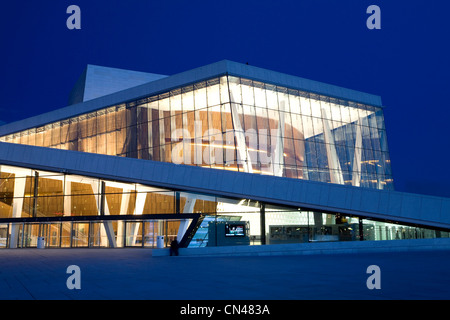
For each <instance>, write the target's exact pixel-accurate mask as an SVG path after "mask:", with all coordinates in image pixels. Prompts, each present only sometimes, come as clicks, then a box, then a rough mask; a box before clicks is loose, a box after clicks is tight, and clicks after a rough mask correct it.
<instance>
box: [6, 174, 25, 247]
mask: <svg viewBox="0 0 450 320" xmlns="http://www.w3.org/2000/svg"><path fill="white" fill-rule="evenodd" d="M14 176H15V177H16V176H17V175H14ZM25 182H26V179H25V177H21V178H15V179H14V199H13V206H12V207H13V212H12V217H13V218H20V217H21V215H22V208H23V197H24V195H25ZM19 225H20V224H19V223H11V230H10V238H9V239H10V240H9V241H10V243H9V247H10V248H17V241H18V239H19Z"/></svg>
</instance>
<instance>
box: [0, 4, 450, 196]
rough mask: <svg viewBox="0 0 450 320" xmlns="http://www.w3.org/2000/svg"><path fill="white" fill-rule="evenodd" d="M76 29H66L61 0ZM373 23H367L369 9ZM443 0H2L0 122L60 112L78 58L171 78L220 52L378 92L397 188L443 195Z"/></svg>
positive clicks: (446, 118)
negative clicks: (377, 17)
mask: <svg viewBox="0 0 450 320" xmlns="http://www.w3.org/2000/svg"><path fill="white" fill-rule="evenodd" d="M72 4H75V5H78V6H79V7H80V9H81V30H69V29H68V28H67V27H66V20H67V18H69V16H70V14H67V13H66V9H67V7H68V6H69V5H72ZM372 4H375V5H378V6H379V7H380V9H381V29H380V30H369V29H368V28H367V27H366V20H367V18H368V17H369V16H370V15H369V14H367V13H366V9H367V7H368V6H369V5H372ZM449 13H450V3H449V2H448V1H430V0H427V1H403V0H402V1H399V0H395V1H392V0H391V1H379V0H371V1H365V0H352V1H350V0H341V1H335V0H326V1H325V0H305V1H302V0H297V1H263V0H259V1H245V0H241V1H212V0H210V1H162V0H161V1H158V2H157V1H149V0H145V1H144V0H132V1H125V0H122V1H117V0H115V1H114V0H110V1H100V0H96V1H92V0H91V1H85V0H72V1H64V0H58V1H54V0H41V1H8V2H7V4H6V3H5V4H2V9H1V10H0V41H1V53H0V55H1V64H0V66H1V72H0V81H1V82H0V83H1V86H0V120H2V121H4V122H12V121H16V120H20V119H24V118H27V117H30V116H33V115H37V114H40V113H43V112H46V111H50V110H54V109H58V108H62V107H65V106H66V104H67V99H68V95H69V92H70V90H71V88H72V86H73V85H74V83H75V81H76V80H77V78H78V77H79V76H80V74H81V72H82V71H83V69H84V68H85V67H86V65H87V64H96V65H102V66H108V67H115V68H123V69H130V70H136V71H144V72H152V73H159V74H166V75H172V74H175V73H178V72H182V71H186V70H189V69H192V68H196V67H200V66H203V65H206V64H209V63H213V62H217V61H220V60H223V59H228V60H232V61H236V62H241V63H246V62H248V63H249V64H250V65H253V66H257V67H262V68H266V69H270V70H274V71H279V72H283V73H287V74H291V75H295V76H300V77H304V78H308V79H312V80H317V81H321V82H325V83H330V84H334V85H338V86H342V87H346V88H350V89H355V90H359V91H364V92H368V93H372V94H376V95H380V96H381V97H382V101H383V105H384V106H386V108H385V121H386V128H387V134H388V143H389V148H390V154H391V161H392V168H393V174H394V183H395V188H396V190H398V191H406V192H414V193H423V194H430V195H436V196H446V197H450V170H449V169H448V166H449V165H450V161H449V158H450V150H449V149H450V142H449V138H450V134H449V125H450V111H449V110H450V103H449V101H450V98H449V95H448V92H449V91H450V90H449V89H448V87H449V82H450V81H449V74H450V61H449V60H450V59H449V58H450V49H449V41H450V23H449V22H448V16H449Z"/></svg>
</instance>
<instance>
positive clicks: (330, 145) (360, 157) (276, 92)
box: [0, 76, 393, 214]
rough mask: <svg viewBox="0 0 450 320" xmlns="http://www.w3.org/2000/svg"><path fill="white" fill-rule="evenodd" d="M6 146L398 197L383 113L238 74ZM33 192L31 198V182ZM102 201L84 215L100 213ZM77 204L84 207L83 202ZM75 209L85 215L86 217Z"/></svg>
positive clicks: (74, 120)
mask: <svg viewBox="0 0 450 320" xmlns="http://www.w3.org/2000/svg"><path fill="white" fill-rule="evenodd" d="M0 141H5V142H12V143H20V144H28V145H34V146H44V147H52V148H58V149H67V150H76V151H83V152H92V153H100V154H107V155H116V156H123V157H132V158H139V159H149V160H156V161H163V162H173V163H182V164H188V165H197V166H201V167H207V168H216V169H225V170H234V171H240V172H250V173H258V174H267V175H274V176H281V177H289V178H295V179H305V180H313V181H321V182H329V183H337V184H347V185H352V186H361V187H367V188H375V189H387V190H392V189H393V181H392V172H391V167H390V159H389V152H388V146H387V140H386V132H385V127H384V118H383V110H382V108H379V107H375V106H370V105H365V104H360V103H355V102H352V101H347V100H341V99H336V98H333V97H328V96H323V95H318V94H315V93H311V92H304V91H300V90H295V89H291V88H286V87H280V86H275V85H272V84H268V83H262V82H258V81H253V80H249V79H245V78H239V77H232V76H222V77H218V78H213V79H209V80H207V81H202V82H198V83H194V84H192V85H188V86H184V87H181V88H178V89H174V90H171V91H168V92H164V93H161V94H158V95H153V96H150V97H146V98H142V99H139V100H135V101H129V102H126V103H123V104H120V105H114V106H109V107H107V108H104V109H101V110H97V111H93V112H90V113H88V114H82V115H79V116H76V117H71V118H69V119H64V120H61V121H57V122H54V123H49V124H46V125H43V126H41V127H37V128H31V129H28V130H24V131H21V132H17V133H14V134H10V135H7V136H3V137H0ZM46 183H47V184H48V186H47V188H48V189H49V190H54V192H59V191H57V190H61V188H60V186H58V182H55V181H51V182H45V181H43V182H42V184H43V185H46ZM61 183H62V182H61V181H60V182H59V184H61ZM25 184H26V187H27V188H29V192H33V190H32V189H33V188H34V186H33V185H32V182H31V181H28V182H25ZM71 187H72V188H73V190H74V192H75V191H76V192H79V193H80V194H82V193H83V192H87V191H88V190H84V189H83V185H82V184H77V182H75V181H74V182H73V186H71ZM9 188H11V186H10V187H9ZM27 190H28V189H27ZM89 192H91V191H89ZM111 197H112V196H111ZM94 198H95V197H94V196H92V197H91V198H90V200H89V201H88V202H89V203H86V205H85V206H83V207H82V208H88V207H93V205H94V202H95V200H94ZM72 200H73V202H74V203H76V194H74V198H73V199H72ZM63 203H64V201H62V198H61V201H60V203H59V204H54V205H55V206H58V207H57V208H58V209H57V210H58V211H60V212H62V211H63V208H62V206H63ZM29 205H30V204H29V203H26V201H24V207H25V206H29ZM116 209H117V208H116ZM55 210H56V207H55ZM72 210H74V212H77V213H78V214H84V212H83V210H87V209H81V207H79V206H77V208H72Z"/></svg>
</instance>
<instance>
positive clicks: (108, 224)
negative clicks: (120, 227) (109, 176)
mask: <svg viewBox="0 0 450 320" xmlns="http://www.w3.org/2000/svg"><path fill="white" fill-rule="evenodd" d="M91 187H92V191H93V193H94V197H95V204H96V205H97V215H101V212H100V205H99V204H100V201H101V200H100V199H101V195H99V194H98V193H99V188H98V187H99V183H98V181H94V182H92V183H91ZM100 191H101V192H104V190H100ZM104 214H105V215H108V216H109V206H108V201H107V200H106V196H105V207H104ZM105 237H107V238H108V240H109V246H110V247H112V248H116V247H117V244H116V238H115V236H114V229H113V226H112V221H103V224H102V226H101V228H100V243H101V245H102V246H106V238H105Z"/></svg>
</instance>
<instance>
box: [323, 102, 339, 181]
mask: <svg viewBox="0 0 450 320" xmlns="http://www.w3.org/2000/svg"><path fill="white" fill-rule="evenodd" d="M322 115H323V136H324V140H325V149H326V150H327V159H328V169H329V170H330V180H331V183H336V184H344V176H343V174H342V169H341V164H340V162H339V158H338V155H337V152H336V145H335V142H334V138H333V134H332V133H331V130H330V123H329V120H328V115H327V111H326V110H325V109H324V108H322Z"/></svg>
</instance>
